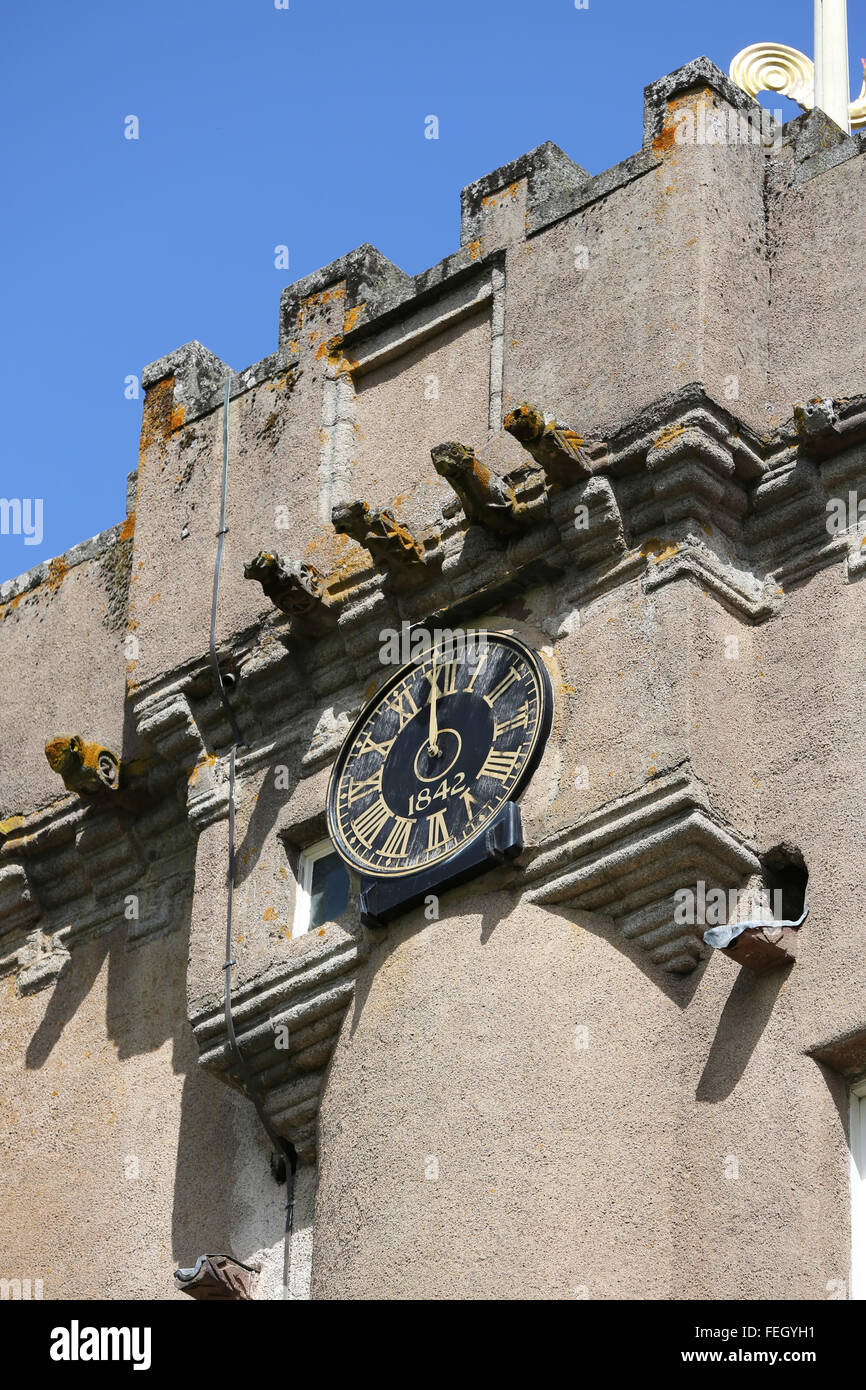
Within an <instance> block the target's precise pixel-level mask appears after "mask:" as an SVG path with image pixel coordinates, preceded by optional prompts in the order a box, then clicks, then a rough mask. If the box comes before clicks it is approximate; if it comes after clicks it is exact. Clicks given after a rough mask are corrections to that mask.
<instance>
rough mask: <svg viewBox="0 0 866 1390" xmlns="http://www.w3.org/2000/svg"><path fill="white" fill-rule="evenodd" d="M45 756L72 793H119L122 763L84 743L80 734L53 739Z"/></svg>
mask: <svg viewBox="0 0 866 1390" xmlns="http://www.w3.org/2000/svg"><path fill="white" fill-rule="evenodd" d="M45 756H46V758H47V759H48V763H49V766H50V767H51V770H52V771H53V772H56V773H57V774H58V776H60V777H62V778H63V784H64V786H65V787H67V788H68V789H69V790H70V791H98V790H100V788H102V787H106V788H107V789H108V790H109V791H117V789H118V787H119V786H120V759H119V758H118V757H117V756H116V755H115V754H114V753H112V752H111V751H110V750H109V749H108V748H102V747H101V746H100V745H99V744H98V743H85V742H84V740H83V738H82V737H81V735H80V734H71V735H69V736H68V737H62V738H52V739H50V740H49V742H48V743H46V745H45Z"/></svg>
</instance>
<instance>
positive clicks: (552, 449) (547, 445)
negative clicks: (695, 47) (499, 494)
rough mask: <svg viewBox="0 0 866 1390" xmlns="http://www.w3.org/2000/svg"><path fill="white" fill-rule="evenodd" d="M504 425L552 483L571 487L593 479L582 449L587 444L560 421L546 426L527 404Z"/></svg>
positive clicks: (520, 407)
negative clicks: (589, 478)
mask: <svg viewBox="0 0 866 1390" xmlns="http://www.w3.org/2000/svg"><path fill="white" fill-rule="evenodd" d="M504 423H505V428H506V429H507V430H508V433H509V434H511V435H513V436H514V438H515V439H516V440H518V442H519V443H520V444H522V445H523V447H524V449H525V450H526V452H527V453H528V454H531V456H532V457H533V458H534V459H535V462H536V463H537V464H539V465H540V466H541V467H542V468H543V469H544V472H545V474H546V476H547V481H548V483H550V484H552V485H555V486H556V487H568V486H570V484H572V483H577V482H580V481H583V480H585V479H586V478H588V477H590V476H591V474H592V465H591V463H590V461H589V459H588V458H587V457H586V455H585V454H584V452H583V450H582V448H581V445H582V444H583V440H582V439H581V437H580V436H579V435H577V434H575V432H574V430H571V429H569V428H568V426H567V425H560V424H558V423H557V421H556V420H548V421H547V422H545V419H544V416H543V414H542V413H541V411H540V410H538V409H537V408H536V407H535V406H534V405H529V404H528V403H527V402H526V401H523V402H522V403H521V404H520V405H518V406H515V407H514V409H513V410H512V411H511V413H510V415H507V416H506V417H505V422H504Z"/></svg>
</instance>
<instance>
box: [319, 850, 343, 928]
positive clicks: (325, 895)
mask: <svg viewBox="0 0 866 1390" xmlns="http://www.w3.org/2000/svg"><path fill="white" fill-rule="evenodd" d="M348 905H349V874H348V871H347V869H346V866H345V865H344V864H343V861H342V860H341V859H340V857H339V855H338V854H336V853H335V852H333V851H332V852H331V853H330V854H323V855H322V857H321V859H316V860H315V861H314V862H313V874H312V881H311V884H310V926H311V927H320V926H322V924H323V923H324V922H336V920H337V918H338V917H342V915H343V913H344V912H345V911H346V908H347V907H348Z"/></svg>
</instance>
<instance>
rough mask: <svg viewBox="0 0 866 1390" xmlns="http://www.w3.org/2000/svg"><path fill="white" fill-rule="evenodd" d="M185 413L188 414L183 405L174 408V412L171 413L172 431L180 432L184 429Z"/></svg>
mask: <svg viewBox="0 0 866 1390" xmlns="http://www.w3.org/2000/svg"><path fill="white" fill-rule="evenodd" d="M185 413H186V412H185V411H184V408H183V406H182V405H176V406H175V407H174V409H173V410H172V412H171V428H172V430H179V429H181V428H182V427H183V417H184V415H185Z"/></svg>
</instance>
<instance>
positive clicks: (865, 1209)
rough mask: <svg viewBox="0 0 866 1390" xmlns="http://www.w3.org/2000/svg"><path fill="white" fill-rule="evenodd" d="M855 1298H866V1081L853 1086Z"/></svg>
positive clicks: (852, 1180) (853, 1295) (852, 1294)
mask: <svg viewBox="0 0 866 1390" xmlns="http://www.w3.org/2000/svg"><path fill="white" fill-rule="evenodd" d="M851 1297H852V1298H862V1299H866V1080H863V1081H860V1082H858V1084H857V1085H856V1086H854V1087H852V1089H851Z"/></svg>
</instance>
